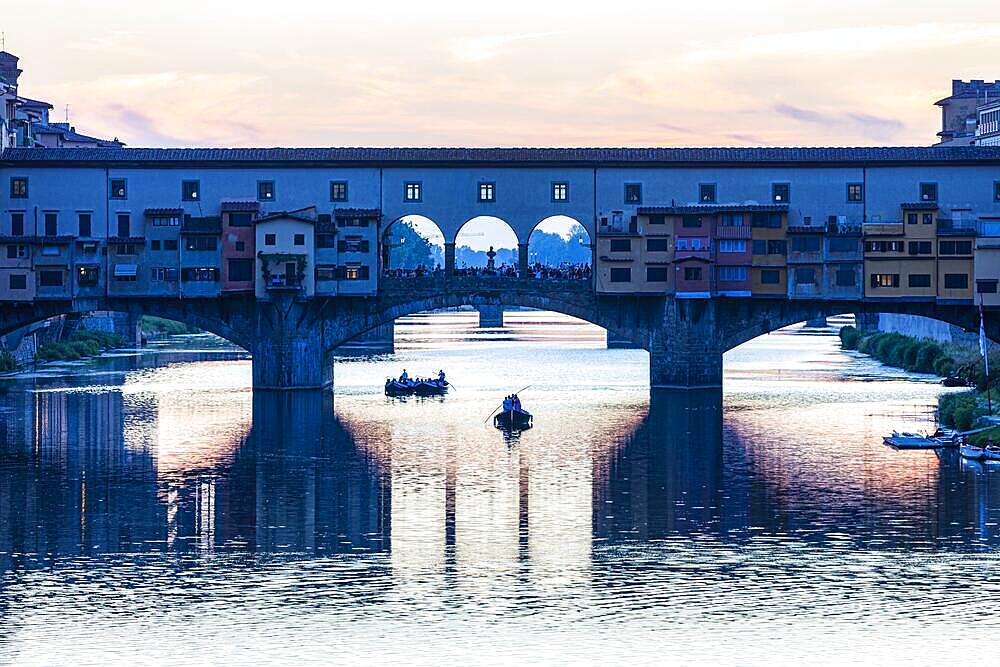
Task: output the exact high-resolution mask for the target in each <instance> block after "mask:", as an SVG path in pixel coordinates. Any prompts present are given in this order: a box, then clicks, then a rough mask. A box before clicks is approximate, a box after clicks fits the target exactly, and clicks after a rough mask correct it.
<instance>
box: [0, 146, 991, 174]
mask: <svg viewBox="0 0 1000 667" xmlns="http://www.w3.org/2000/svg"><path fill="white" fill-rule="evenodd" d="M923 165H979V166H989V165H1000V146H944V147H938V146H915V147H857V148H829V147H826V148H824V147H816V148H9V149H7V150H5V151H4V152H3V154H2V155H0V166H3V167H24V168H30V167H35V166H37V167H101V168H106V167H116V168H138V169H142V168H189V167H197V168H208V169H222V168H234V167H235V168H246V167H286V168H303V169H306V168H316V167H323V168H330V167H387V168H399V167H430V168H454V167H469V166H475V167H498V168H512V167H514V168H552V167H561V168H567V167H569V168H577V169H584V168H586V169H591V168H640V169H641V168H664V167H674V168H682V167H686V168H699V167H730V168H758V167H761V166H769V167H826V168H834V167H853V168H863V167H870V166H923Z"/></svg>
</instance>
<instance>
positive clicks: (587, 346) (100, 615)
mask: <svg viewBox="0 0 1000 667" xmlns="http://www.w3.org/2000/svg"><path fill="white" fill-rule="evenodd" d="M468 317H469V316H468V315H463V314H451V315H439V316H433V317H427V316H423V317H417V318H411V319H410V320H408V321H407V323H405V324H404V325H402V326H401V327H400V331H399V332H398V333H399V339H398V349H397V354H396V355H395V356H393V357H377V358H359V359H350V360H342V361H340V362H338V365H337V369H336V380H337V385H338V386H337V392H336V395H335V397H333V398H332V399H331V398H328V397H324V396H323V395H322V394H298V395H296V396H295V398H292V399H288V398H276V397H274V396H266V395H258V396H254V395H253V394H252V393H251V392H250V390H249V388H248V384H249V380H250V368H249V363H248V362H247V361H245V360H241V359H240V358H239V356H240V355H236V354H228V355H227V354H225V353H222V354H220V353H219V352H218V351H212V350H200V351H190V352H177V351H164V352H161V353H158V354H147V355H145V356H144V357H143V359H142V361H141V362H136V360H135V359H134V358H129V357H123V358H121V359H118V360H102V361H100V362H96V363H92V364H88V365H84V366H80V367H76V368H69V369H59V368H56V369H47V370H46V371H45V372H44V373H41V374H39V376H37V377H32V378H27V379H22V380H18V381H13V382H8V383H7V384H6V385H5V387H4V388H3V390H2V392H3V393H0V429H2V430H0V437H2V441H0V619H2V622H0V663H2V664H7V663H13V664H26V665H50V664H58V665H63V664H74V665H77V664H88V665H89V664H94V665H117V664H121V665H137V664H169V665H177V664H254V663H256V664H263V663H268V662H274V663H290V662H294V663H297V664H323V665H326V664H351V663H357V662H361V661H365V662H372V663H378V664H384V663H405V664H413V663H422V664H492V663H500V662H509V661H519V662H554V663H563V664H597V663H603V664H647V663H648V664H663V663H664V662H667V661H670V660H671V659H672V660H673V661H675V662H681V663H710V664H718V663H727V664H776V663H787V662H797V663H800V664H802V663H805V664H844V663H849V662H859V661H865V662H880V663H881V664H899V663H910V664H927V663H935V662H936V663H947V664H952V663H957V662H960V661H967V662H970V663H982V662H988V661H989V660H990V659H991V658H992V656H994V655H995V648H996V646H997V642H996V640H995V638H994V637H995V635H996V633H997V631H998V629H1000V628H998V626H1000V622H998V619H1000V616H998V611H1000V596H998V593H1000V574H998V571H997V566H998V562H1000V561H998V558H997V553H998V547H1000V528H998V526H1000V524H998V521H1000V469H993V468H990V467H983V466H979V465H972V466H970V465H968V464H964V463H961V462H960V461H959V460H958V459H957V457H956V456H953V455H951V454H950V453H946V454H943V455H942V456H941V457H940V458H939V457H938V456H937V455H935V453H933V452H906V453H901V452H893V451H891V450H889V449H887V448H885V447H884V446H883V445H882V444H881V437H882V435H884V434H885V433H886V432H888V431H890V430H892V429H893V428H897V429H901V430H902V429H923V428H931V427H932V420H933V406H934V404H935V402H936V397H937V395H938V394H939V392H940V391H942V389H941V387H940V386H939V385H935V384H932V383H930V382H929V381H928V379H927V378H920V377H916V376H909V375H906V374H901V373H896V372H893V371H891V370H887V369H884V368H882V367H881V366H879V365H878V364H876V363H874V362H872V361H870V360H867V359H865V358H861V357H858V356H857V355H854V354H853V353H844V352H841V351H840V350H839V348H838V344H837V340H836V338H835V337H834V335H833V333H832V331H827V332H815V331H808V330H804V329H803V330H791V331H783V332H778V333H776V334H773V335H770V336H767V337H764V338H761V339H758V340H757V341H754V342H752V343H750V344H748V345H746V346H744V347H742V348H740V349H738V350H736V351H734V352H732V353H730V354H728V355H727V357H726V388H725V392H724V395H722V396H719V395H716V394H712V393H708V394H705V393H697V394H693V395H680V394H657V395H655V396H654V397H653V398H652V399H650V396H649V390H648V387H647V365H646V364H647V361H646V355H645V353H644V352H641V351H631V350H604V349H601V348H602V342H603V340H602V339H601V338H600V336H599V335H598V332H597V331H595V330H594V329H592V328H590V327H587V326H584V325H579V324H574V323H573V322H570V321H567V320H565V319H564V318H560V317H558V316H554V315H551V314H542V313H517V314H514V316H513V317H511V315H508V318H510V319H511V320H517V321H518V322H519V323H518V324H515V325H514V326H512V327H511V328H510V329H508V330H505V331H502V332H496V331H494V332H488V331H486V332H481V331H475V330H471V329H470V328H469V319H468ZM546 323H548V324H546ZM202 342H203V341H201V340H199V339H197V338H195V339H187V341H186V343H187V344H188V345H189V346H192V347H195V348H201V347H202ZM403 367H406V368H407V369H408V371H409V372H410V373H411V374H430V373H432V372H436V371H437V370H438V368H442V367H443V368H445V369H446V370H447V371H448V374H449V377H450V378H451V379H452V380H453V382H454V383H455V385H456V386H457V391H455V392H454V393H452V394H451V395H449V396H448V397H447V398H445V399H444V400H409V401H406V402H399V401H390V400H387V399H386V398H385V397H384V396H382V392H381V385H382V382H383V380H384V378H385V377H386V376H387V375H390V374H396V373H398V372H399V371H400V370H401V369H402V368H403ZM525 385H531V388H530V389H529V390H527V391H525V392H523V394H522V396H523V398H524V400H525V404H526V407H528V409H531V410H533V412H535V414H536V417H537V420H538V422H537V426H536V428H535V429H533V430H531V431H528V432H526V433H524V434H523V435H522V436H521V438H520V439H519V440H514V441H511V442H505V441H504V439H503V437H502V435H501V434H500V433H499V432H497V431H495V430H494V429H492V428H490V427H488V426H484V425H483V420H484V418H486V416H487V415H488V414H489V412H490V410H492V409H493V408H494V407H495V406H496V404H497V403H498V402H499V400H500V399H501V398H502V397H503V395H504V393H506V392H509V391H512V390H516V389H519V388H520V387H522V386H525Z"/></svg>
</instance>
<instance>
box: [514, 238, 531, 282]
mask: <svg viewBox="0 0 1000 667" xmlns="http://www.w3.org/2000/svg"><path fill="white" fill-rule="evenodd" d="M517 275H518V276H520V277H521V278H530V277H531V276H530V275H529V274H528V244H527V243H518V244H517Z"/></svg>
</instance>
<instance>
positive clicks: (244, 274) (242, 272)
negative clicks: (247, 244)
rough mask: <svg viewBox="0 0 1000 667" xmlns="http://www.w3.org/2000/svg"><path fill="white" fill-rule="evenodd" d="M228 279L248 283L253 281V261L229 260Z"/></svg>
mask: <svg viewBox="0 0 1000 667" xmlns="http://www.w3.org/2000/svg"><path fill="white" fill-rule="evenodd" d="M229 279H230V280H233V281H238V282H250V281H251V280H253V260H252V259H230V260H229Z"/></svg>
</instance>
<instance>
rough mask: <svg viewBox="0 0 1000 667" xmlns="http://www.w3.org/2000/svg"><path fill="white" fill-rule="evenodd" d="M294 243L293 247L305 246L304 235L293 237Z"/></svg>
mask: <svg viewBox="0 0 1000 667" xmlns="http://www.w3.org/2000/svg"><path fill="white" fill-rule="evenodd" d="M294 243H295V245H305V244H306V235H305V234H296V235H295V239H294Z"/></svg>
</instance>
